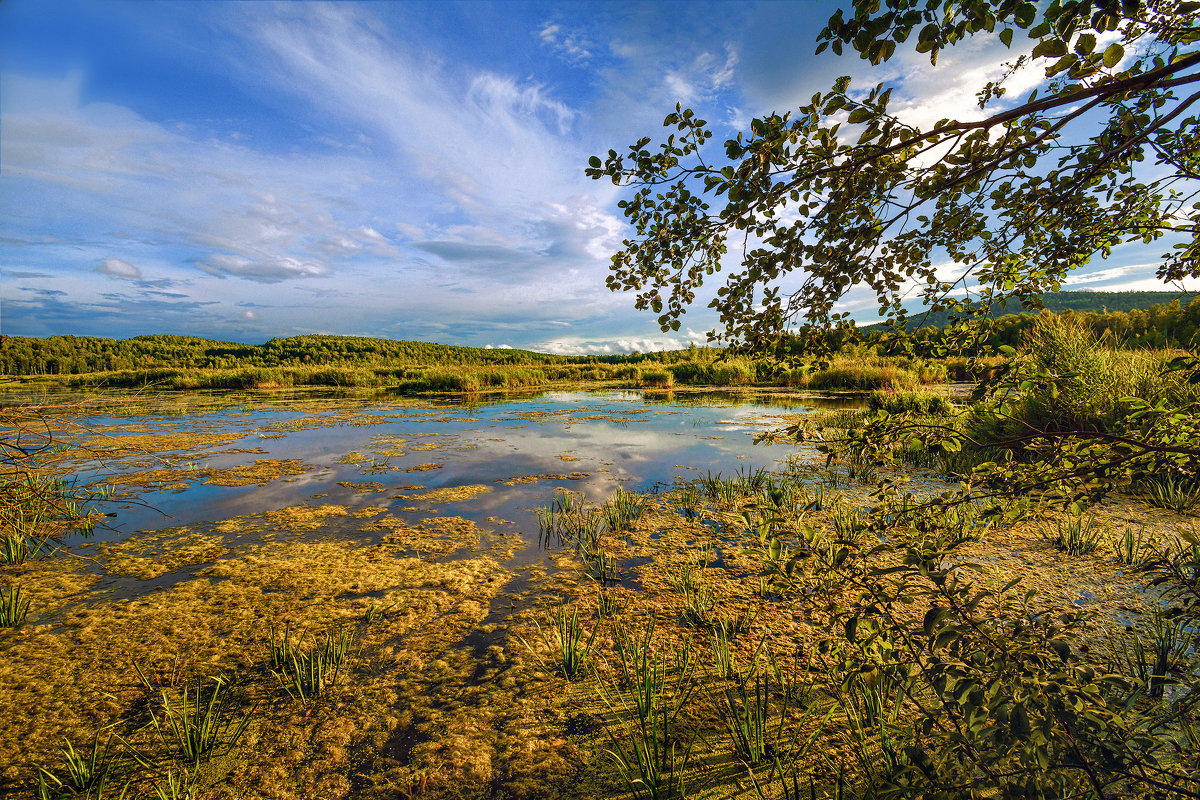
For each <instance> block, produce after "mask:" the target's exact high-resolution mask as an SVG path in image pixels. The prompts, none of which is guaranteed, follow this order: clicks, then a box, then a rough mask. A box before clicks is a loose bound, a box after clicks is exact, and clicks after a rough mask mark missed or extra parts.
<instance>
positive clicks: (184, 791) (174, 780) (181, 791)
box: [154, 769, 195, 800]
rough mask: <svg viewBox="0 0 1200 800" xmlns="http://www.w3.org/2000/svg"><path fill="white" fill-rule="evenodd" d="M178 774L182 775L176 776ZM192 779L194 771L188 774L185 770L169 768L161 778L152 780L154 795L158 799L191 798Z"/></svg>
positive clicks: (175, 799)
mask: <svg viewBox="0 0 1200 800" xmlns="http://www.w3.org/2000/svg"><path fill="white" fill-rule="evenodd" d="M180 775H181V776H182V777H177V776H180ZM194 780H195V774H194V773H193V774H191V775H189V774H188V772H187V771H186V770H181V771H180V772H176V771H175V770H173V769H169V770H167V774H166V775H164V776H163V777H162V779H161V780H157V781H155V782H154V796H155V797H156V798H158V800H191V798H192V796H193V788H192V787H193V784H194Z"/></svg>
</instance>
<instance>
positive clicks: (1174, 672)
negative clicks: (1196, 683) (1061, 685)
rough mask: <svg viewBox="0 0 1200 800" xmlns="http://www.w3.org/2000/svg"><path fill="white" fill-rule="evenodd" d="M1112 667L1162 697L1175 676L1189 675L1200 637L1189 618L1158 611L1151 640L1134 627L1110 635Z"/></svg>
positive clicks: (1144, 688) (1142, 687) (1153, 623)
mask: <svg viewBox="0 0 1200 800" xmlns="http://www.w3.org/2000/svg"><path fill="white" fill-rule="evenodd" d="M1108 638H1109V651H1110V654H1111V655H1110V664H1109V667H1110V669H1111V670H1113V671H1114V672H1118V673H1120V674H1123V675H1127V676H1129V677H1131V678H1133V679H1134V680H1135V681H1136V685H1137V686H1138V687H1139V688H1140V689H1142V690H1144V691H1145V692H1146V693H1147V694H1148V695H1149V696H1150V697H1154V698H1161V697H1162V696H1163V695H1164V694H1165V693H1166V687H1167V686H1168V685H1169V684H1170V683H1171V682H1172V681H1173V680H1174V678H1173V677H1172V676H1181V675H1184V674H1186V673H1188V672H1189V671H1190V669H1191V667H1192V666H1194V665H1193V663H1192V662H1194V661H1195V657H1196V656H1195V653H1196V646H1197V645H1198V644H1200V637H1198V636H1197V635H1196V633H1195V631H1193V630H1190V629H1189V628H1188V623H1187V620H1186V619H1183V618H1181V617H1178V616H1175V617H1172V616H1170V615H1169V614H1168V613H1167V612H1164V611H1163V610H1162V609H1156V610H1155V611H1154V613H1153V614H1151V616H1150V630H1149V637H1147V638H1148V641H1147V638H1144V637H1143V635H1142V634H1141V633H1139V632H1138V631H1137V629H1136V628H1134V627H1133V626H1132V625H1130V626H1128V627H1126V628H1125V632H1124V633H1123V634H1118V635H1116V636H1114V635H1113V634H1112V633H1110V634H1109V637H1108Z"/></svg>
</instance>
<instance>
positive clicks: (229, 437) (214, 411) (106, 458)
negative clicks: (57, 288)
mask: <svg viewBox="0 0 1200 800" xmlns="http://www.w3.org/2000/svg"><path fill="white" fill-rule="evenodd" d="M173 399H174V400H176V401H178V398H173ZM213 399H214V398H211V397H206V398H203V400H204V401H205V403H204V404H201V403H200V402H197V403H196V405H195V411H194V413H189V414H186V415H181V414H180V413H179V409H178V407H177V406H174V407H173V408H172V409H171V410H170V411H168V412H166V413H163V412H161V411H160V412H156V411H154V410H153V409H152V408H151V409H149V410H147V411H145V412H143V413H132V414H129V415H122V416H120V417H114V416H90V417H84V418H82V419H81V420H80V421H81V422H82V423H83V424H84V425H85V427H86V429H87V430H88V431H89V435H88V436H86V437H84V442H83V443H84V444H85V445H86V446H87V447H89V448H92V449H94V450H96V451H99V452H100V453H101V454H102V455H103V459H102V463H98V464H97V463H95V462H94V461H82V462H80V467H81V468H80V471H79V475H80V477H81V479H84V480H103V481H105V482H107V483H109V484H111V485H113V486H114V488H116V489H117V490H118V491H119V494H129V495H132V496H133V497H136V500H137V502H136V503H128V502H127V503H118V504H117V505H115V506H111V505H109V506H106V508H105V510H106V511H109V513H110V514H112V513H114V512H115V516H113V517H111V518H110V520H109V521H108V524H107V526H106V527H105V528H102V529H101V530H100V531H98V533H97V539H98V540H101V541H104V540H114V539H122V538H125V537H127V536H130V535H132V534H133V533H134V532H137V531H148V530H157V529H160V528H163V527H167V526H175V525H189V524H194V523H199V522H211V521H215V520H220V519H224V518H228V517H231V516H235V515H239V514H246V513H250V512H261V511H265V510H269V509H275V508H283V507H291V506H295V505H297V504H320V505H328V504H336V505H341V506H345V507H346V508H348V509H351V510H357V509H360V508H362V507H364V506H379V505H384V506H386V507H387V508H388V510H389V511H391V512H393V513H401V514H409V515H413V514H422V513H427V512H428V506H429V505H431V504H430V503H428V502H425V503H423V504H421V503H416V501H415V500H414V497H415V495H417V494H422V493H424V494H426V495H428V496H430V497H439V496H440V497H442V498H449V497H452V496H454V491H455V490H463V489H467V492H466V494H465V496H464V497H462V499H458V500H457V501H456V502H455V512H456V513H457V514H460V515H462V516H464V517H466V518H468V519H471V520H474V521H475V522H477V523H484V522H486V521H487V519H488V518H489V517H502V518H505V519H507V520H512V521H514V522H516V523H517V530H518V532H519V533H520V534H521V536H522V540H523V542H524V543H525V544H527V545H530V544H533V545H535V544H536V543H537V538H536V533H537V526H536V521H535V518H534V515H533V509H534V508H535V507H537V506H541V505H544V504H546V503H547V502H549V500H550V498H551V497H552V496H553V494H554V492H555V490H556V489H569V490H571V491H574V492H581V493H583V494H584V496H585V497H586V498H587V499H589V500H592V501H594V502H599V501H602V500H603V499H604V498H606V497H608V496H609V495H610V494H612V492H613V491H614V489H615V488H616V487H618V486H622V487H624V488H625V489H627V490H630V491H635V492H642V493H644V492H654V491H658V490H661V489H664V488H667V487H671V486H675V485H678V484H680V483H684V482H689V481H695V480H697V479H699V478H701V477H703V476H705V475H706V474H709V473H713V474H716V473H721V474H723V475H724V476H726V477H732V476H733V475H734V474H736V473H738V472H746V471H750V470H756V469H763V468H765V469H769V470H779V469H782V468H783V467H784V466H786V462H787V460H788V459H789V458H790V457H794V456H795V454H796V452H797V448H796V447H794V446H790V445H785V444H765V443H759V444H756V443H755V441H754V440H755V437H756V436H758V435H760V434H762V433H765V432H767V431H768V430H771V429H777V428H780V427H783V426H784V425H786V424H787V423H788V421H789V420H790V419H792V418H794V417H795V416H796V415H797V414H803V413H806V412H809V411H812V410H814V409H816V408H818V407H831V406H839V407H840V406H844V405H845V404H846V401H845V400H842V399H833V400H831V399H823V398H809V399H799V398H796V397H794V396H786V395H785V396H771V395H750V396H737V395H722V394H706V395H697V396H687V397H679V398H675V399H670V400H665V399H662V398H655V397H653V396H650V397H649V398H648V397H647V396H645V395H642V394H641V393H637V392H602V393H588V392H550V393H544V394H540V395H537V396H533V397H529V398H522V399H515V400H498V401H494V402H489V403H469V402H448V401H443V402H418V401H404V402H388V401H375V402H370V403H360V402H350V401H348V400H347V399H346V398H338V397H327V398H322V397H319V396H313V395H304V396H303V397H299V398H295V399H294V400H291V401H289V400H286V399H281V398H278V397H276V398H271V399H269V400H264V399H260V400H258V401H255V400H254V399H250V398H247V399H246V400H245V401H244V402H237V403H233V404H230V405H226V406H224V407H222V406H219V405H218V406H217V407H215V408H212V407H208V408H206V407H205V405H207V404H210V403H211V402H212V400H213ZM198 400H199V398H198ZM472 488H474V491H473V492H472V491H471V489H472ZM484 488H486V489H487V491H481V489H484ZM396 492H400V493H401V494H399V495H397V494H396ZM434 492H438V493H437V494H433V493H434ZM420 499H421V498H417V500H420ZM414 503H416V504H418V505H422V506H423V507H422V508H419V509H417V510H413V511H405V509H406V508H408V507H411V506H413V505H414Z"/></svg>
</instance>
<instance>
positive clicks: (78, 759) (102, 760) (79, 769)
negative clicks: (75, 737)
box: [36, 733, 129, 800]
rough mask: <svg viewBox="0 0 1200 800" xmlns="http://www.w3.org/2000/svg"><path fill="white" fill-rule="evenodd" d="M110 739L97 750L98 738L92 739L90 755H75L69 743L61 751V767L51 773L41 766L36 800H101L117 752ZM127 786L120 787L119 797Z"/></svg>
mask: <svg viewBox="0 0 1200 800" xmlns="http://www.w3.org/2000/svg"><path fill="white" fill-rule="evenodd" d="M113 738H114V737H113V736H111V735H110V736H109V737H108V739H106V740H105V742H104V746H103V747H101V746H100V734H99V733H96V735H95V736H94V737H92V747H91V749H90V751H81V752H76V751H75V747H74V746H73V745H72V744H71V742H70V740H68V741H67V746H66V747H64V748H63V749H62V767H61V768H60V769H57V770H50V769H47V768H46V767H44V766H42V765H41V764H38V765H36V766H37V771H38V783H37V800H65V799H66V798H72V797H82V796H86V797H95V798H96V800H100V798H102V797H103V796H104V789H105V787H107V786H108V784H109V777H110V776H111V774H112V773H113V771H114V768H115V766H116V752H115V751H114V748H113V746H112V744H113ZM128 787H129V784H128V783H126V784H125V785H124V786H122V787H121V794H120V797H124V796H125V792H126V790H127V789H128Z"/></svg>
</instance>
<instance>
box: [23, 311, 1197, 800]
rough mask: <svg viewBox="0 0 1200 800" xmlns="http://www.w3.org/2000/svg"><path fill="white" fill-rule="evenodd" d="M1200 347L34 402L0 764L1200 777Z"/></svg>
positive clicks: (729, 775) (666, 774)
mask: <svg viewBox="0 0 1200 800" xmlns="http://www.w3.org/2000/svg"><path fill="white" fill-rule="evenodd" d="M1178 362H1179V359H1178V356H1177V355H1175V354H1171V353H1159V352H1152V351H1138V350H1134V351H1130V350H1118V349H1114V348H1112V347H1111V346H1109V345H1107V344H1106V343H1105V340H1102V339H1097V337H1096V336H1095V334H1094V332H1093V331H1092V330H1091V329H1090V328H1088V327H1087V326H1085V325H1082V324H1080V320H1078V319H1073V318H1069V317H1043V318H1041V322H1040V323H1039V325H1038V326H1036V327H1035V328H1034V329H1033V330H1032V331H1031V332H1030V333H1028V334H1027V335H1026V336H1025V338H1024V340H1023V346H1022V349H1021V351H1020V352H1013V353H1011V354H1008V355H1005V356H1003V357H1002V358H1001V359H999V360H997V362H996V365H997V366H998V367H999V368H998V369H996V370H994V372H995V375H994V376H993V379H992V380H991V381H990V382H988V383H985V384H984V385H983V386H982V387H981V391H980V392H978V393H977V395H976V397H975V398H974V399H972V398H971V397H968V396H967V395H966V394H965V393H958V394H949V393H947V392H946V391H945V390H943V389H942V388H940V387H937V386H936V385H935V386H933V387H932V388H931V387H929V386H925V387H922V386H920V384H919V381H913V382H912V383H911V384H908V385H906V386H895V385H892V384H888V385H887V386H886V388H884V389H882V390H876V391H875V392H874V393H873V394H869V395H868V394H859V395H856V396H853V397H842V398H840V399H836V400H833V399H828V398H827V399H821V398H817V397H814V396H805V395H802V394H798V393H796V392H794V391H782V390H775V391H774V392H769V393H753V392H749V391H743V392H741V393H737V394H728V393H727V394H712V393H709V394H700V393H697V394H690V393H686V392H676V393H674V394H666V393H662V392H649V393H642V392H630V391H613V390H598V391H597V390H595V387H593V390H592V391H586V390H579V391H573V392H550V393H541V394H533V395H528V396H495V397H491V398H483V397H479V396H474V397H471V396H463V397H460V398H441V399H437V398H427V399H414V398H404V397H402V396H399V395H395V394H392V395H387V394H380V393H378V392H376V391H369V392H360V393H357V394H355V393H354V392H345V391H343V392H338V393H335V394H329V393H321V392H320V391H299V390H293V391H287V390H282V389H276V390H274V391H270V392H258V393H236V392H230V391H226V392H207V393H187V392H168V393H152V392H146V391H143V392H140V393H122V392H119V391H109V392H104V393H95V392H92V393H87V392H79V391H73V392H68V393H65V394H60V395H59V396H58V399H57V401H56V402H54V403H52V402H50V400H51V398H50V397H43V398H42V402H41V404H40V405H36V406H34V405H29V404H21V405H12V406H9V407H7V409H6V410H5V411H4V414H5V418H4V420H3V421H4V427H5V436H4V442H5V448H6V450H5V465H6V470H7V472H6V475H5V486H4V492H5V494H4V505H3V507H4V514H5V520H4V524H5V540H4V551H3V564H2V565H0V577H2V580H3V589H2V590H0V604H2V605H0V625H2V627H0V653H2V657H0V693H2V694H0V697H2V698H3V704H4V708H5V710H6V713H5V714H4V715H2V718H0V742H2V743H3V747H2V748H0V796H4V797H14V798H16V797H28V796H30V795H32V796H35V797H46V798H68V797H93V798H99V797H120V796H125V797H129V798H133V797H145V798H174V797H194V798H238V797H277V798H288V797H301V796H315V797H322V798H375V797H378V798H385V797H386V798H392V797H398V796H399V797H431V798H433V797H495V798H502V797H511V798H521V797H528V798H542V797H546V798H549V797H597V796H626V797H637V798H661V797H680V796H690V797H713V798H721V797H746V798H752V797H753V798H758V797H764V798H788V799H789V800H790V798H797V797H806V798H807V797H866V796H911V795H922V796H946V797H961V796H980V797H983V796H1005V797H1015V796H1044V797H1085V796H1086V797H1126V796H1143V797H1168V796H1172V797H1190V796H1195V793H1196V790H1195V786H1196V783H1195V780H1194V779H1195V776H1196V774H1197V769H1198V767H1200V764H1198V761H1197V759H1198V757H1200V756H1198V754H1200V746H1198V745H1200V738H1198V734H1200V726H1198V725H1197V721H1196V713H1195V712H1196V704H1197V695H1196V692H1195V688H1196V682H1197V668H1198V666H1200V664H1198V662H1197V656H1196V647H1195V644H1196V637H1197V609H1198V607H1200V603H1198V600H1200V582H1198V578H1197V575H1198V574H1200V572H1198V570H1200V567H1198V564H1200V526H1198V524H1197V518H1196V517H1195V511H1196V509H1197V505H1198V502H1200V482H1198V480H1197V477H1196V473H1195V466H1194V465H1195V463H1196V461H1195V460H1194V459H1191V458H1190V457H1183V456H1179V457H1175V456H1172V455H1171V451H1170V450H1169V448H1165V447H1160V448H1159V449H1158V450H1153V449H1150V450H1146V449H1142V450H1137V451H1127V450H1122V449H1121V448H1122V447H1123V445H1122V442H1123V441H1124V440H1127V439H1128V438H1129V436H1130V431H1131V427H1130V426H1140V427H1138V428H1137V430H1138V431H1141V432H1142V434H1143V440H1145V439H1146V437H1147V435H1161V436H1164V437H1165V436H1183V437H1184V438H1185V440H1186V439H1187V437H1189V436H1191V435H1192V434H1191V433H1190V432H1189V431H1190V430H1191V429H1190V428H1189V427H1188V425H1194V418H1192V420H1193V421H1191V422H1189V421H1188V418H1186V415H1185V414H1184V413H1183V412H1184V411H1186V410H1187V409H1194V408H1195V407H1196V403H1197V393H1198V390H1197V384H1196V383H1195V382H1190V381H1189V379H1188V377H1189V375H1190V374H1191V373H1189V372H1188V371H1187V370H1186V369H1184V368H1183V367H1182V366H1181V365H1180V364H1179V363H1178ZM712 363H720V362H716V361H715V360H714V361H713V362H712ZM1184 366H1186V365H1184ZM1172 367H1175V368H1174V369H1173V368H1172ZM864 388H870V387H869V386H867V387H864ZM988 392H993V393H994V394H993V395H992V396H989V394H988ZM1142 398H1146V399H1142ZM997 404H999V405H997ZM1155 408H1159V409H1160V410H1164V411H1163V413H1162V414H1161V415H1160V416H1157V417H1156V416H1155V413H1156V412H1155V411H1154V409H1155ZM1181 410H1182V411H1181ZM1176 417H1178V419H1177V418H1176ZM1033 421H1036V422H1037V424H1038V430H1039V431H1043V432H1044V431H1046V430H1050V429H1051V428H1053V429H1054V430H1057V431H1059V432H1060V433H1061V434H1062V436H1061V438H1060V441H1059V442H1058V444H1057V446H1056V447H1055V448H1052V449H1039V447H1038V446H1037V443H1036V442H1033V443H1032V444H1031V442H1030V440H1028V439H1026V438H1024V435H1025V433H1026V432H1027V431H1028V427H1029V425H1030V423H1031V422H1033ZM1080 432H1087V433H1089V434H1092V435H1091V436H1089V437H1087V438H1083V439H1081V440H1080V441H1082V442H1083V447H1084V448H1085V449H1082V450H1080V449H1075V445H1073V444H1072V442H1073V441H1074V440H1075V439H1078V438H1079V437H1078V436H1077V434H1078V433H1080ZM1160 441H1166V440H1165V439H1164V440H1160ZM756 442H757V443H756ZM1101 447H1104V448H1108V451H1107V455H1106V453H1105V452H1101V450H1100V449H1098V448H1101ZM1114 448H1115V449H1114ZM1176 450H1178V448H1176ZM1114 454H1115V458H1114V457H1113V456H1114ZM1106 459H1107V460H1106ZM1051 468H1053V469H1054V470H1055V473H1054V475H1055V476H1056V478H1055V480H1054V481H1050V480H1049V479H1048V478H1047V475H1048V470H1050V469H1051ZM1064 476H1065V477H1064ZM103 515H112V516H103Z"/></svg>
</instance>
